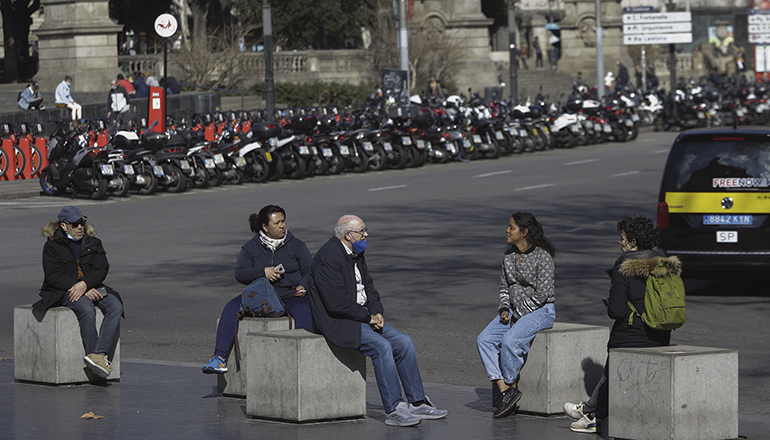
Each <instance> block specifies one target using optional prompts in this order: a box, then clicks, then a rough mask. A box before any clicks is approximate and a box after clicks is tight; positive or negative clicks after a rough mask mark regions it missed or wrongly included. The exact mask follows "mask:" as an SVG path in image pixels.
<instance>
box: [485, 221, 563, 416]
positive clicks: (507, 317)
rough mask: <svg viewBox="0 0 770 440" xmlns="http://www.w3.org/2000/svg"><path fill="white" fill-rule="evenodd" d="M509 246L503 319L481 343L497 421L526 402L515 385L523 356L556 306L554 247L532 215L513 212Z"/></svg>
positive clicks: (502, 296) (502, 293)
mask: <svg viewBox="0 0 770 440" xmlns="http://www.w3.org/2000/svg"><path fill="white" fill-rule="evenodd" d="M507 238H508V244H510V245H511V246H510V247H509V248H508V250H507V251H506V252H505V256H504V257H503V268H502V274H501V275H500V303H499V306H498V314H499V316H495V318H494V319H492V322H490V323H489V325H488V326H487V328H485V329H484V331H482V332H481V334H480V335H479V337H478V339H477V340H476V345H477V347H478V350H479V355H480V356H481V362H482V363H483V364H484V368H485V369H486V370H487V376H489V380H490V381H492V383H493V384H495V386H496V387H497V390H499V391H500V394H499V395H498V396H496V397H495V399H494V401H493V404H494V406H495V407H496V410H495V418H500V417H506V416H508V415H510V414H511V413H512V412H513V410H514V408H515V405H516V402H518V401H519V399H521V391H519V390H518V388H517V386H516V382H517V380H518V376H519V371H520V370H521V367H522V366H523V365H524V356H525V355H526V354H527V353H528V352H529V346H530V344H531V343H532V339H534V338H535V335H536V334H537V332H539V331H540V330H542V329H546V328H551V327H552V326H553V321H554V319H555V318H556V308H555V307H554V288H553V284H554V265H553V259H552V257H553V255H554V253H555V252H556V250H555V249H554V247H553V245H552V244H551V242H550V241H548V239H547V238H545V236H544V234H543V227H542V226H541V225H540V223H538V221H537V219H536V218H535V216H534V215H532V214H531V213H529V212H517V213H516V214H513V217H511V220H510V222H509V223H508V232H507Z"/></svg>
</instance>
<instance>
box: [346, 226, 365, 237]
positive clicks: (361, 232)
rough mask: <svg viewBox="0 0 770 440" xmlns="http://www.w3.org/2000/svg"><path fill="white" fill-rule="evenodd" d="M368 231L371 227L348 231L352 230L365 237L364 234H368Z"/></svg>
mask: <svg viewBox="0 0 770 440" xmlns="http://www.w3.org/2000/svg"><path fill="white" fill-rule="evenodd" d="M368 231H369V228H364V229H361V230H360V231H348V232H352V233H354V234H358V235H360V236H362V237H363V236H364V234H366V233H367V232H368Z"/></svg>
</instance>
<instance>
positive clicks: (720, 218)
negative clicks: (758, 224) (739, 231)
mask: <svg viewBox="0 0 770 440" xmlns="http://www.w3.org/2000/svg"><path fill="white" fill-rule="evenodd" d="M753 221H754V216H752V215H751V214H749V215H717V214H714V215H709V214H706V215H704V216H703V224H704V225H750V224H752V223H753Z"/></svg>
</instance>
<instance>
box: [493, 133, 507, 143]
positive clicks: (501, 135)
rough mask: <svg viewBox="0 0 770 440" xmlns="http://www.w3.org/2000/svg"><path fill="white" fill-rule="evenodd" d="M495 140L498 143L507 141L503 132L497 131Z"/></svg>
mask: <svg viewBox="0 0 770 440" xmlns="http://www.w3.org/2000/svg"><path fill="white" fill-rule="evenodd" d="M495 139H497V140H498V141H501V140H503V139H505V135H504V134H503V132H502V131H496V132H495Z"/></svg>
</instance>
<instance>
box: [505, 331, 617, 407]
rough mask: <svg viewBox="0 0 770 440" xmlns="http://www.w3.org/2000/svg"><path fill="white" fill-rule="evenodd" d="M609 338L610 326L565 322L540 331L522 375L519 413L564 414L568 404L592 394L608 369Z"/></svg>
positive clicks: (533, 342)
mask: <svg viewBox="0 0 770 440" xmlns="http://www.w3.org/2000/svg"><path fill="white" fill-rule="evenodd" d="M609 335H610V329H609V328H608V327H602V326H594V325H582V324H570V323H564V322H555V323H554V324H553V327H552V328H550V329H547V330H542V331H541V332H539V333H538V334H537V336H535V339H534V340H533V341H532V346H531V347H530V350H529V354H528V355H527V359H526V362H525V363H524V367H522V369H521V372H520V373H519V390H521V392H522V393H523V395H522V397H521V400H519V403H518V406H519V411H524V412H529V413H535V414H539V415H551V414H562V413H563V409H562V407H563V405H564V402H573V401H576V399H578V400H579V399H581V398H583V396H585V395H586V394H589V395H590V393H591V391H592V390H593V388H594V386H596V384H597V383H598V382H599V379H600V378H601V375H602V370H603V369H604V362H605V360H606V359H607V340H608V339H609V337H610V336H609ZM587 390H588V391H587Z"/></svg>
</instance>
